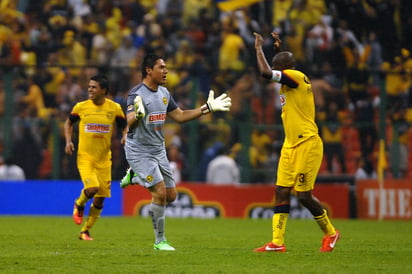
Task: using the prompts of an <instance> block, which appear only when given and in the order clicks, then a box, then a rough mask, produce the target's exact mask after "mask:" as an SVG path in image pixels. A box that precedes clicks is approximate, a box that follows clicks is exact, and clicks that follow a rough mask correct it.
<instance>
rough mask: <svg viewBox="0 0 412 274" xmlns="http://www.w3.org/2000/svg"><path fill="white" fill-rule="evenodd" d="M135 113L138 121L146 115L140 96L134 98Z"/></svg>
mask: <svg viewBox="0 0 412 274" xmlns="http://www.w3.org/2000/svg"><path fill="white" fill-rule="evenodd" d="M134 113H135V115H136V116H135V117H136V120H140V119H142V118H143V117H144V116H145V115H146V113H145V110H144V106H143V101H142V97H140V96H136V98H134Z"/></svg>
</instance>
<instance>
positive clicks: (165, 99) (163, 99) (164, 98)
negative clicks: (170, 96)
mask: <svg viewBox="0 0 412 274" xmlns="http://www.w3.org/2000/svg"><path fill="white" fill-rule="evenodd" d="M162 101H163V104H165V105H167V98H166V97H163V98H162Z"/></svg>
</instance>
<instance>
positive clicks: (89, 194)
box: [84, 187, 99, 198]
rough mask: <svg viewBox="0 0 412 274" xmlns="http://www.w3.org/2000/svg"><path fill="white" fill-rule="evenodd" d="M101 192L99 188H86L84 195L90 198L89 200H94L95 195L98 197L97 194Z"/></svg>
mask: <svg viewBox="0 0 412 274" xmlns="http://www.w3.org/2000/svg"><path fill="white" fill-rule="evenodd" d="M98 191H99V188H98V187H90V188H86V189H85V190H84V194H85V195H86V196H87V197H88V198H93V197H94V195H96V193H97V192H98Z"/></svg>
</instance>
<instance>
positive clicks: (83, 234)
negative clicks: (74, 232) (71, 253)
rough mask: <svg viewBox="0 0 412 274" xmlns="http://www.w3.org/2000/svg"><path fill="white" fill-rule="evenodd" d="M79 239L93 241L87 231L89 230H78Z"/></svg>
mask: <svg viewBox="0 0 412 274" xmlns="http://www.w3.org/2000/svg"><path fill="white" fill-rule="evenodd" d="M79 240H84V241H93V238H92V237H90V233H89V231H87V230H86V231H82V232H80V235H79Z"/></svg>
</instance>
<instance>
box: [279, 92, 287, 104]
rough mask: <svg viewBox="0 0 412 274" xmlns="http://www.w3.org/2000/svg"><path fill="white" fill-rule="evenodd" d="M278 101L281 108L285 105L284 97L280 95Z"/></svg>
mask: <svg viewBox="0 0 412 274" xmlns="http://www.w3.org/2000/svg"><path fill="white" fill-rule="evenodd" d="M279 100H280V105H281V106H283V105H285V104H286V98H285V95H283V94H281V95H280V96H279Z"/></svg>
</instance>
